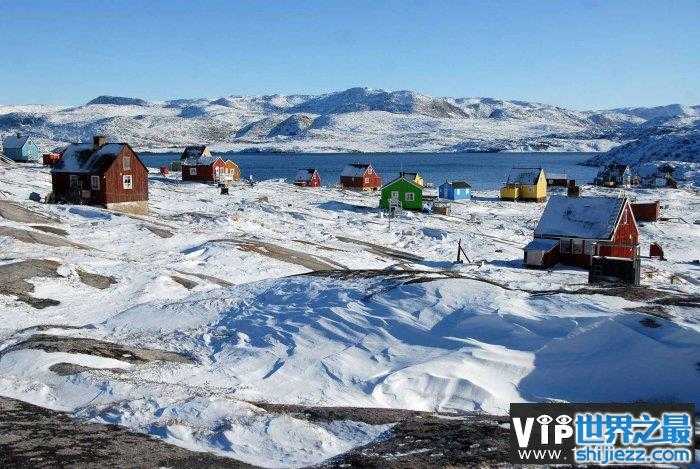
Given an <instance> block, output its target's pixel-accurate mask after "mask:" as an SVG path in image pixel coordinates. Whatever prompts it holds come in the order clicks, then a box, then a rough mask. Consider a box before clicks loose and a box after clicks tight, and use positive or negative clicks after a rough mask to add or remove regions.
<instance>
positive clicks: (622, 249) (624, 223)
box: [598, 204, 639, 258]
mask: <svg viewBox="0 0 700 469" xmlns="http://www.w3.org/2000/svg"><path fill="white" fill-rule="evenodd" d="M637 243H639V230H638V229H637V222H636V221H635V219H634V214H633V213H632V208H631V207H630V205H629V204H626V205H625V209H624V210H623V212H622V217H621V219H620V223H619V224H618V225H617V228H615V234H614V235H613V244H614V246H603V247H601V249H600V250H599V252H598V254H599V255H601V256H610V257H629V258H632V257H634V255H635V251H636V249H635V247H634V246H636V245H637Z"/></svg>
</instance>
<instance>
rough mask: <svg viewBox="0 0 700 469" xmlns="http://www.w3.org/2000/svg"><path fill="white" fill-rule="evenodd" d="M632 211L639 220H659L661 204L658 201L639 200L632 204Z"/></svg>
mask: <svg viewBox="0 0 700 469" xmlns="http://www.w3.org/2000/svg"><path fill="white" fill-rule="evenodd" d="M632 212H633V213H634V218H635V220H637V221H657V220H658V219H659V214H660V212H661V204H660V203H659V201H658V200H657V201H656V202H637V203H634V204H632Z"/></svg>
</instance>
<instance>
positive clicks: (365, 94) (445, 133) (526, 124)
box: [0, 88, 698, 152]
mask: <svg viewBox="0 0 700 469" xmlns="http://www.w3.org/2000/svg"><path fill="white" fill-rule="evenodd" d="M697 115H698V107H697V106H695V107H691V106H685V107H684V106H680V105H669V106H663V107H660V108H629V109H627V108H626V109H615V110H610V111H575V110H568V109H563V108H560V107H556V106H550V105H546V104H539V103H530V102H523V101H506V100H498V99H491V98H439V97H431V96H426V95H423V94H420V93H416V92H414V91H383V90H374V89H369V88H351V89H348V90H345V91H340V92H334V93H328V94H323V95H316V96H312V95H291V96H280V95H269V96H255V97H246V96H225V97H220V98H213V99H204V98H197V99H174V100H169V101H164V102H147V101H145V100H142V99H138V98H127V97H118V96H99V97H97V98H95V99H93V100H91V101H89V102H88V103H87V104H85V105H82V106H76V107H70V108H58V107H55V106H40V105H32V106H13V105H0V136H4V135H7V134H10V133H13V132H18V131H21V132H25V133H28V134H31V135H32V136H34V137H35V138H36V139H37V141H38V142H39V144H40V145H41V147H42V149H43V150H50V149H52V148H54V147H56V146H58V145H63V144H65V143H68V142H75V141H81V140H86V139H89V138H91V136H92V135H93V134H95V133H103V134H106V135H107V136H108V137H109V138H110V139H112V140H118V141H127V142H130V143H131V144H132V146H134V147H135V148H136V149H137V150H144V149H148V150H155V151H157V150H169V149H176V150H177V149H180V148H182V147H183V146H185V145H190V144H195V143H198V144H201V143H207V144H211V145H212V147H213V148H214V149H215V150H220V151H229V150H230V151H240V150H254V149H257V150H275V151H290V152H304V151H306V152H352V151H366V152H372V151H396V152H403V151H446V152H453V151H595V152H602V151H607V150H609V149H610V148H613V147H615V146H617V145H619V144H621V143H625V142H627V141H629V140H633V139H637V138H639V137H640V136H641V135H644V134H648V133H650V132H652V133H653V132H654V131H655V130H656V129H658V128H662V127H664V126H668V125H669V122H671V121H674V120H675V121H674V124H673V125H676V126H678V125H681V126H682V125H685V124H684V123H683V122H682V121H683V119H686V120H687V119H692V118H695V117H697ZM686 124H687V122H686Z"/></svg>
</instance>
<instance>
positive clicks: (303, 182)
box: [294, 168, 321, 187]
mask: <svg viewBox="0 0 700 469" xmlns="http://www.w3.org/2000/svg"><path fill="white" fill-rule="evenodd" d="M294 184H295V185H297V186H300V187H321V175H320V174H318V171H317V170H316V169H315V168H306V169H300V170H299V171H297V176H296V178H294Z"/></svg>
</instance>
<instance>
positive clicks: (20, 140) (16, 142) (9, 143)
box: [2, 134, 29, 150]
mask: <svg viewBox="0 0 700 469" xmlns="http://www.w3.org/2000/svg"><path fill="white" fill-rule="evenodd" d="M28 140H29V136H28V135H20V134H15V135H9V136H7V137H5V139H4V140H3V142H2V146H3V147H4V148H5V149H6V150H12V149H15V148H22V147H23V146H24V145H25V144H26V143H27V141H28Z"/></svg>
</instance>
